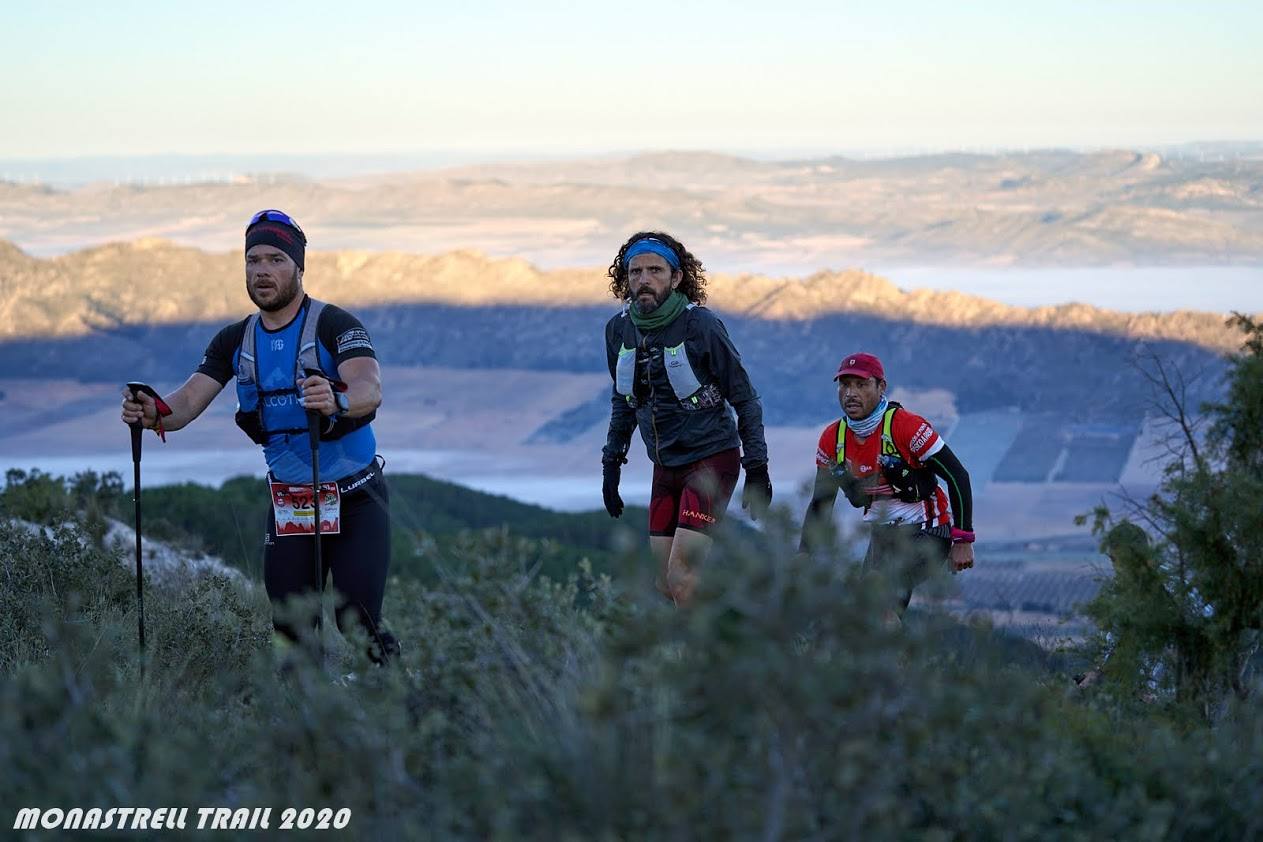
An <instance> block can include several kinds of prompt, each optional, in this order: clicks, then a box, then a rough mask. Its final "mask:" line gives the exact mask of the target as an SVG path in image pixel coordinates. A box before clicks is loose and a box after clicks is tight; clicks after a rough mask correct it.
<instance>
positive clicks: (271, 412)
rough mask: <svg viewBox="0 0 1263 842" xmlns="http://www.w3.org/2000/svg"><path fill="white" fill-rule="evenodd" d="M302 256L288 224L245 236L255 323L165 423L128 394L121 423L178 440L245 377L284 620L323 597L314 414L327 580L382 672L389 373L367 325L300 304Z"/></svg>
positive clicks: (283, 218)
mask: <svg viewBox="0 0 1263 842" xmlns="http://www.w3.org/2000/svg"><path fill="white" fill-rule="evenodd" d="M306 246H307V238H306V235H305V234H303V231H302V229H301V228H300V227H299V226H298V223H296V222H295V221H294V220H293V219H291V218H290V217H289V216H288V215H287V214H285V213H283V212H281V211H277V210H265V211H259V212H258V213H257V214H255V215H254V217H253V218H252V219H251V220H250V223H249V224H248V225H247V226H246V241H245V269H246V292H247V294H249V296H250V300H251V301H252V302H254V304H255V306H256V307H258V311H257V312H255V313H254V314H252V315H250V316H248V317H246V318H244V319H242V320H241V321H238V322H234V323H233V324H230V325H228V326H227V327H225V328H223V329H222V330H221V331H219V333H217V334H216V335H215V338H214V339H212V340H211V342H210V345H209V346H207V348H206V354H205V355H204V356H203V357H202V361H201V364H199V365H198V367H197V371H196V372H194V373H193V375H192V376H191V377H189V379H188V380H187V381H186V382H185V383H184V385H182V386H181V387H180V388H178V389H177V390H175V391H174V392H172V393H171V394H170V395H167V396H166V397H165V404H166V405H165V407H163V409H164V410H166V411H167V414H164V415H160V414H159V411H158V408H159V407H158V404H157V403H156V402H155V401H154V400H153V398H152V397H150V396H148V395H145V394H139V395H138V397H137V398H133V396H132V393H131V392H130V391H128V390H125V391H124V393H123V421H124V422H125V423H128V424H131V423H134V422H136V421H140V423H141V424H142V425H143V426H145V427H147V428H150V429H155V430H158V431H160V432H163V433H165V432H167V431H171V430H178V429H180V428H182V427H184V426H186V425H187V424H189V423H190V422H192V421H193V420H194V419H195V418H197V417H198V416H199V415H201V414H202V412H203V411H204V410H205V409H206V407H208V406H209V405H210V403H211V401H213V400H214V399H215V397H216V396H217V395H218V394H219V393H220V391H221V390H222V389H223V388H224V386H226V385H227V384H228V381H229V380H230V379H233V378H236V381H237V382H236V389H237V406H238V411H237V416H236V420H237V425H238V426H239V427H241V429H242V430H243V431H244V432H245V433H246V435H247V436H249V437H250V439H251V440H252V441H254V442H255V443H256V444H258V445H260V446H261V447H262V448H263V455H264V458H265V459H266V461H267V466H268V481H269V486H270V489H271V497H272V500H271V503H272V505H271V508H270V510H269V513H268V529H267V535H266V537H265V539H264V547H263V580H264V584H265V585H266V587H267V592H268V596H269V597H270V598H271V600H272V602H273V605H274V607H275V606H279V605H280V604H281V603H283V602H284V601H286V600H287V599H289V598H291V597H293V596H296V595H300V594H307V593H310V592H312V591H313V590H315V589H316V588H317V587H318V586H321V585H322V584H323V583H321V582H317V580H316V572H315V567H314V561H313V559H314V547H313V545H312V532H313V531H314V524H313V523H312V519H311V516H310V514H309V512H310V501H311V497H312V491H311V475H312V464H311V447H310V439H309V436H308V425H307V412H308V411H309V410H314V411H316V412H318V413H320V415H321V416H323V429H322V432H321V436H320V443H319V451H318V452H319V457H320V480H321V486H322V491H321V498H320V499H321V525H322V526H321V530H322V533H323V535H322V538H321V551H322V552H321V561H322V566H323V568H324V569H323V570H322V571H321V576H322V578H325V579H327V578H328V577H329V576H330V575H332V579H333V586H334V588H335V589H336V591H337V593H338V602H337V605H336V612H335V616H336V617H337V622H338V628H340V629H343V630H346V628H347V623H348V622H358V623H359V624H360V625H361V626H362V627H363V628H364V630H365V632H366V633H367V634H368V637H369V640H370V641H371V644H370V647H369V656H370V657H371V658H372V659H373V660H374V661H375V662H377V663H384V662H385V661H386V660H387V659H388V658H390V657H391V656H392V655H393V654H395V653H397V652H398V651H399V646H398V643H397V642H396V640H395V639H394V637H393V636H392V635H391V634H390V633H389V632H388V631H386V630H385V629H384V628H383V627H382V621H381V609H382V599H383V596H384V594H385V588H386V576H387V572H388V569H389V563H390V513H389V501H388V492H387V487H386V482H385V479H384V478H383V476H382V468H381V465H382V463H381V460H380V459H379V457H378V456H377V455H376V453H377V441H376V439H375V437H374V436H373V428H372V425H371V423H370V422H372V420H373V418H374V416H375V414H376V412H377V407H378V406H379V405H380V404H381V370H380V368H379V367H378V364H377V357H376V354H375V352H374V350H373V343H372V340H371V339H370V337H369V335H368V332H367V331H366V330H365V329H364V326H363V325H362V324H361V323H360V321H359V320H358V319H356V318H355V317H354V316H352V315H351V314H350V313H348V312H346V311H345V310H342V309H341V308H338V307H335V306H333V305H329V304H324V303H323V302H320V301H316V300H315V299H312V298H311V297H309V296H308V295H306V294H305V293H304V292H303V269H304V263H305V252H306ZM326 483H327V484H328V485H326ZM335 485H336V490H335V489H334V487H333V486H335ZM304 510H305V511H304ZM304 514H306V520H305V521H304V519H303V516H304ZM316 621H317V618H316V617H315V616H313V617H312V618H311V623H312V624H313V625H314V624H315V623H316ZM273 624H274V625H275V627H276V629H277V631H279V632H281V633H282V634H284V635H285V636H286V637H289V638H290V639H297V637H298V629H297V628H296V627H295V626H294V624H292V623H290V622H286V621H285V620H284V619H280V618H278V616H277V614H276V612H275V611H274V612H273Z"/></svg>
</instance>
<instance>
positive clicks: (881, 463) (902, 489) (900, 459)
mask: <svg viewBox="0 0 1263 842" xmlns="http://www.w3.org/2000/svg"><path fill="white" fill-rule="evenodd" d="M900 409H903V405H902V404H900V403H898V402H896V401H890V405H889V406H887V407H886V411H885V412H884V413H882V417H881V452H880V453H879V454H878V456H877V465H878V467H879V468H880V469H881V471H882V474H883V475H884V476H885V477H886V481H887V482H888V483H889V484H890V487H891V490H893V491H894V493H895V497H896V499H898V500H900V501H902V502H904V503H918V502H920V501H922V500H925V499H926V498H927V497H929V496H930V495H931V494H933V493H934V489H935V488H936V487H937V485H938V479H937V478H936V477H935V476H934V472H933V471H931V470H930V469H929V468H913V467H912V466H911V465H910V464H909V460H907V459H905V458H904V456H903V454H902V453H900V452H899V448H898V447H896V446H895V438H894V435H893V434H892V433H891V429H890V428H891V424H892V423H893V422H894V420H895V413H896V412H897V411H899V410H900ZM846 430H847V427H846V419H845V418H843V419H841V420H840V421H838V446H837V465H838V468H839V469H840V470H846V467H845V462H846Z"/></svg>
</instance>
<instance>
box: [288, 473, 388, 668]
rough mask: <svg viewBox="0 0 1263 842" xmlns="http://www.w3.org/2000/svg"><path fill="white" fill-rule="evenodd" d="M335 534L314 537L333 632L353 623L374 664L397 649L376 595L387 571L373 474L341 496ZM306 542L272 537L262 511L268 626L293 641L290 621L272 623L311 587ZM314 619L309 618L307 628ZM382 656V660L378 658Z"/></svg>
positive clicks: (382, 499) (382, 513)
mask: <svg viewBox="0 0 1263 842" xmlns="http://www.w3.org/2000/svg"><path fill="white" fill-rule="evenodd" d="M341 520H342V523H341V527H342V528H341V532H340V534H338V535H323V536H321V539H320V553H321V562H322V564H321V566H322V567H323V568H324V570H323V571H322V572H323V575H324V578H325V580H326V582H327V581H328V579H329V575H330V574H331V573H332V576H333V588H334V590H335V591H336V592H337V600H338V602H337V606H336V609H335V616H336V617H337V622H338V628H339V629H340V630H342V631H343V632H346V631H347V630H348V629H347V624H348V623H352V622H354V623H358V624H359V625H360V627H362V628H363V630H364V633H365V634H366V635H367V636H368V639H369V641H370V643H369V652H368V654H369V657H370V658H372V659H373V660H374V661H376V662H378V663H380V662H382V661H383V660H385V658H388V657H390V655H392V654H394V653H395V652H397V651H398V644H397V643H396V642H395V639H394V638H393V637H392V636H391V635H390V633H389V632H387V631H386V630H385V629H383V628H382V627H381V620H382V597H383V596H384V594H385V591H386V575H387V573H388V571H389V569H390V511H389V495H388V492H387V489H386V480H385V478H384V477H383V476H382V475H381V473H380V472H379V473H378V474H377V476H376V477H374V478H373V479H372V480H370V481H369V482H368V483H367V484H366V485H365V486H364V487H362V488H358V489H356V490H355V491H354V492H352V493H351V494H349V495H347V496H346V497H343V498H342V513H341ZM313 551H314V548H313V546H312V539H311V538H308V537H300V536H286V537H281V538H278V537H276V517H275V514H274V513H273V511H272V508H271V507H270V506H269V507H268V532H267V538H266V541H265V543H264V548H263V583H264V585H265V586H266V587H267V592H268V597H269V598H270V599H271V600H272V604H273V621H272V625H273V626H274V627H275V628H276V630H277V631H278V632H280V633H281V634H283V635H285V636H286V637H288V638H289V639H290V640H297V639H298V629H297V628H296V627H295V625H294V624H292V623H287V622H283V621H281V620H278V619H277V618H276V617H277V609H278V608H279V607H280V606H281V603H283V602H285V600H287V599H289V598H290V597H293V596H295V595H298V594H310V593H311V592H312V591H313V590H314V589H315V588H316V584H317V582H316V567H315V557H314V555H313ZM316 619H317V618H316V616H315V615H314V614H313V615H312V617H311V620H310V626H311V627H312V628H314V627H315V625H316ZM383 650H384V652H385V657H383V655H382V654H381V653H382V652H383Z"/></svg>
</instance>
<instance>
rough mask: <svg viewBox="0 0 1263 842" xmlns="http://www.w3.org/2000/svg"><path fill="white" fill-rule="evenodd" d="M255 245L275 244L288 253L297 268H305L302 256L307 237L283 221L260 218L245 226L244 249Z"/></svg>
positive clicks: (304, 251) (305, 249) (304, 252)
mask: <svg viewBox="0 0 1263 842" xmlns="http://www.w3.org/2000/svg"><path fill="white" fill-rule="evenodd" d="M255 246H275V247H276V248H278V249H280V250H281V251H283V252H285V253H286V254H288V255H289V257H290V260H293V261H294V263H295V264H297V265H298V268H299V269H304V270H305V269H306V267H305V266H303V258H304V256H305V254H306V251H307V238H306V237H304V236H303V233H302V232H301V231H297V230H295V229H293V228H291V227H289V226H288V225H285V224H284V223H281V222H272V221H271V220H260V221H259V222H256V223H255V224H254V225H251V226H250V227H249V228H247V229H246V251H247V252H248V251H250V249H252V248H254V247H255Z"/></svg>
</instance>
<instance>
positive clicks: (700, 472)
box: [649, 447, 741, 535]
mask: <svg viewBox="0 0 1263 842" xmlns="http://www.w3.org/2000/svg"><path fill="white" fill-rule="evenodd" d="M740 474H741V452H740V451H739V450H738V449H737V448H735V447H734V448H732V449H731V450H725V451H722V452H720V453H716V454H715V455H714V456H707V457H706V458H705V459H699V460H698V461H696V462H690V463H689V464H687V465H680V466H678V467H675V468H664V467H663V466H661V465H654V466H653V490H652V491H651V492H650V495H649V534H650V535H674V534H675V529H676V527H677V526H682V527H684V528H685V529H691V530H693V531H694V532H706V531H708V530H709V529H710V528H711V527H713V526H714V525H715V524H717V523H719V521H720V520H721V519H722V518H723V516H724V510H726V509H727V508H728V501H729V500H730V499H732V491H733V489H734V488H736V487H737V477H738V476H739V475H740Z"/></svg>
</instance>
